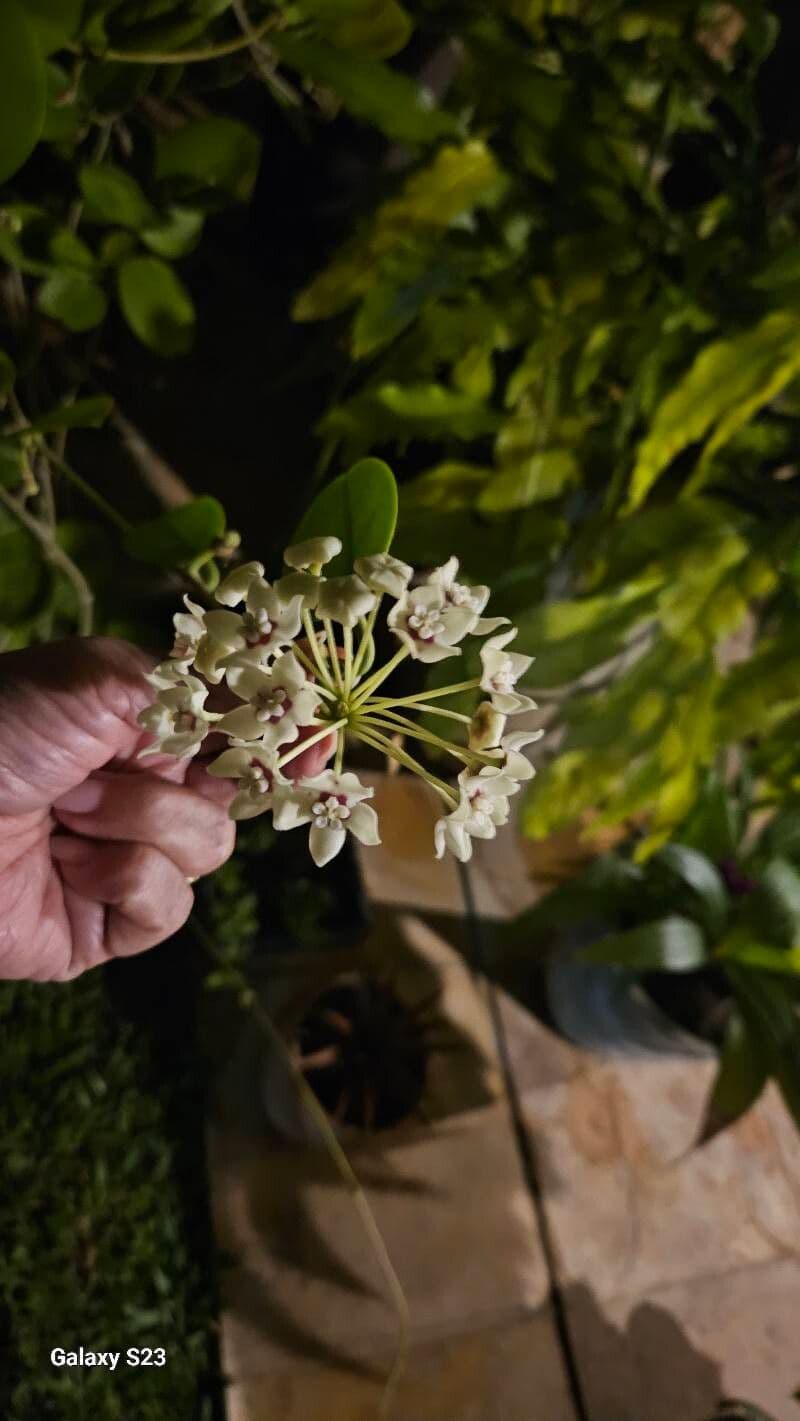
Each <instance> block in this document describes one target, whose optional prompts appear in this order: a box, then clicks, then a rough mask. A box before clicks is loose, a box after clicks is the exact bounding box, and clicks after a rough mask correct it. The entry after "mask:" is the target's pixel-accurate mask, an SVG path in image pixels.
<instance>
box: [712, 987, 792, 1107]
mask: <svg viewBox="0 0 800 1421" xmlns="http://www.w3.org/2000/svg"><path fill="white" fill-rule="evenodd" d="M726 971H727V973H728V976H729V977H730V979H731V982H732V984H733V987H734V990H735V992H736V996H737V999H738V1001H739V1005H740V1007H741V1010H742V1014H743V1016H744V1018H745V1020H746V1022H747V1025H748V1027H749V1028H750V1030H751V1031H752V1032H753V1034H754V1036H755V1037H756V1040H757V1042H758V1049H759V1053H760V1054H762V1055H763V1057H764V1059H765V1060H766V1062H767V1064H768V1066H769V1071H770V1075H772V1076H774V1078H775V1079H776V1081H777V1082H778V1085H779V1086H780V1088H781V1093H782V1095H783V1098H784V1100H785V1101H786V1104H787V1106H788V1109H789V1111H790V1113H791V1115H792V1116H793V1118H794V1121H795V1124H797V1125H798V1126H800V1017H799V1016H798V1014H797V1008H796V1006H795V1003H794V1001H793V999H792V996H791V994H790V992H789V991H788V990H787V988H786V987H785V985H784V983H783V982H782V981H781V980H780V978H778V977H772V976H768V975H767V974H766V973H763V972H756V971H753V970H752V969H751V968H747V967H741V966H739V965H737V964H735V963H732V962H728V963H726Z"/></svg>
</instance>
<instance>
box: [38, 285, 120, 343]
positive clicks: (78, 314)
mask: <svg viewBox="0 0 800 1421" xmlns="http://www.w3.org/2000/svg"><path fill="white" fill-rule="evenodd" d="M36 304H37V306H38V307H39V310H40V311H43V312H44V314H45V316H51V317H52V319H53V320H54V321H60V322H61V324H62V325H64V326H66V327H67V329H68V330H70V331H89V330H91V329H92V328H93V327H94V326H99V324H100V322H101V321H102V320H103V318H104V316H105V314H106V311H107V309H108V298H107V296H106V293H105V291H104V290H103V288H102V286H98V284H97V282H96V281H93V280H92V278H91V277H90V276H87V275H86V274H85V273H84V272H79V271H56V272H54V273H53V275H52V276H48V278H47V280H46V281H44V282H43V283H42V285H41V286H40V287H39V290H38V292H37V294H36Z"/></svg>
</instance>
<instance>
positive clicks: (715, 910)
mask: <svg viewBox="0 0 800 1421" xmlns="http://www.w3.org/2000/svg"><path fill="white" fill-rule="evenodd" d="M653 864H654V866H655V865H658V867H659V868H660V869H663V870H666V872H667V873H668V874H670V875H671V876H673V877H674V878H676V879H678V880H679V881H680V882H681V883H682V884H684V885H685V886H686V887H687V888H688V889H690V890H691V895H692V897H693V899H694V900H695V901H696V905H697V917H698V918H699V919H700V921H701V922H702V925H703V928H704V929H705V931H706V933H707V935H708V937H709V939H710V941H711V942H714V941H716V940H717V939H718V938H719V936H720V935H721V933H722V931H723V929H724V927H725V922H726V919H727V916H728V909H729V904H730V900H729V898H728V892H727V889H726V887H725V882H724V880H723V878H722V875H721V874H720V873H719V872H718V871H717V869H716V868H715V867H714V865H713V863H712V862H711V860H710V859H708V858H706V855H705V854H703V853H700V852H698V850H697V849H691V848H689V847H688V846H687V845H686V844H665V846H664V848H663V849H661V850H660V852H659V853H658V855H657V856H656V858H655V859H654V860H653Z"/></svg>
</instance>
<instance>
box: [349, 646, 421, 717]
mask: <svg viewBox="0 0 800 1421" xmlns="http://www.w3.org/2000/svg"><path fill="white" fill-rule="evenodd" d="M410 655H411V653H410V651H409V649H408V647H407V646H401V647H400V649H399V651H396V652H395V654H394V656H393V657H392V658H391V660H390V661H387V662H386V665H385V666H381V668H380V670H379V671H376V672H374V674H373V675H372V676H370V677H369V678H368V679H367V680H366V681H365V682H364V684H363V686H362V687H361V688H360V690H359V693H358V695H357V696H356V697H355V699H354V701H353V706H354V707H355V706H361V705H363V704H364V701H365V700H367V698H368V697H369V696H371V695H372V692H373V691H374V690H376V689H377V687H378V686H380V685H381V684H382V682H383V681H385V680H386V678H387V676H391V674H392V672H393V671H394V669H395V667H396V666H399V665H400V662H401V661H404V660H405V658H406V657H407V656H410ZM390 704H391V705H395V704H397V702H394V701H392V702H390Z"/></svg>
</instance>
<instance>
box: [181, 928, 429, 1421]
mask: <svg viewBox="0 0 800 1421" xmlns="http://www.w3.org/2000/svg"><path fill="white" fill-rule="evenodd" d="M189 924H190V927H191V928H192V930H193V931H194V933H195V934H196V936H197V937H198V939H199V941H200V942H201V943H202V944H203V946H204V947H205V949H206V951H207V953H208V955H209V957H210V958H211V960H212V961H215V960H216V961H219V954H218V953H217V950H216V948H215V945H214V942H213V939H212V938H211V936H210V934H209V933H208V932H207V931H206V928H205V926H204V925H203V924H202V923H201V922H200V920H199V918H198V916H197V914H196V913H193V914H192V917H191V918H190V920H189ZM237 975H238V979H239V981H238V983H237V990H238V991H239V995H240V1001H241V1003H242V1005H243V1006H244V1008H245V1010H248V1011H249V1012H250V1013H251V1015H252V1017H253V1020H254V1021H255V1022H256V1023H257V1025H258V1026H259V1027H260V1029H261V1030H262V1031H263V1032H264V1034H265V1035H266V1036H267V1037H268V1038H269V1040H270V1041H271V1042H272V1044H273V1046H274V1047H275V1050H276V1051H277V1052H278V1054H279V1055H280V1057H281V1060H282V1061H283V1063H284V1065H285V1067H286V1069H287V1071H288V1073H289V1075H290V1077H291V1080H292V1081H293V1083H294V1086H295V1088H296V1090H297V1093H298V1095H299V1097H300V1100H301V1102H302V1104H303V1107H304V1108H305V1110H306V1111H307V1112H308V1114H309V1116H310V1117H311V1119H312V1120H313V1122H314V1124H315V1125H316V1127H317V1130H318V1131H319V1134H320V1137H321V1139H322V1143H323V1145H324V1146H325V1149H326V1150H327V1152H328V1155H329V1157H330V1159H331V1160H332V1161H333V1165H334V1168H335V1169H336V1170H337V1172H338V1174H339V1177H340V1179H341V1180H342V1182H343V1184H344V1186H345V1188H346V1190H347V1192H348V1194H349V1195H350V1196H351V1198H352V1201H353V1207H354V1209H355V1210H356V1213H357V1214H358V1216H359V1218H360V1220H361V1224H362V1227H363V1229H364V1232H365V1234H366V1236H367V1239H368V1241H369V1244H370V1247H371V1249H372V1251H373V1253H374V1255H375V1260H376V1262H377V1265H378V1268H379V1269H380V1271H381V1273H382V1275H383V1279H384V1282H385V1284H386V1291H387V1293H388V1294H389V1297H390V1299H391V1301H392V1305H393V1307H394V1310H395V1314H396V1317H397V1353H396V1355H395V1359H394V1362H393V1364H392V1368H391V1371H390V1373H389V1376H388V1378H387V1381H386V1386H385V1388H384V1392H383V1396H382V1397H381V1402H380V1415H381V1416H382V1417H388V1415H389V1411H390V1408H391V1405H392V1400H393V1397H394V1394H395V1392H396V1390H397V1386H398V1384H399V1382H400V1378H401V1377H402V1375H403V1371H404V1369H405V1365H406V1358H407V1356H408V1334H409V1314H408V1302H407V1300H406V1295H405V1293H404V1292H403V1285H402V1283H401V1282H400V1279H399V1278H398V1276H397V1273H396V1272H395V1269H394V1264H393V1263H392V1260H391V1258H390V1256H389V1251H388V1249H387V1247H386V1244H385V1243H384V1240H383V1236H382V1234H381V1231H380V1229H379V1228H378V1225H377V1223H376V1222H375V1215H374V1214H373V1212H372V1210H371V1208H370V1206H369V1201H368V1199H367V1196H366V1194H365V1193H364V1190H363V1189H362V1187H361V1185H360V1184H359V1182H358V1177H357V1175H356V1173H355V1171H354V1169H353V1166H352V1165H351V1163H350V1161H349V1159H348V1158H347V1155H346V1154H345V1152H344V1150H343V1149H342V1146H341V1145H340V1143H339V1141H338V1139H337V1138H336V1133H335V1131H334V1130H333V1129H332V1127H331V1123H330V1121H329V1119H328V1116H327V1114H326V1112H325V1110H324V1108H323V1106H322V1104H321V1103H320V1101H319V1099H318V1098H317V1096H316V1095H315V1093H314V1091H313V1090H312V1089H311V1086H310V1085H309V1084H308V1081H307V1080H306V1078H305V1076H304V1075H303V1072H302V1070H301V1069H300V1067H299V1066H298V1064H297V1062H296V1061H295V1059H294V1057H293V1055H292V1052H291V1051H290V1049H289V1047H288V1046H287V1044H286V1041H285V1040H284V1037H283V1035H282V1033H281V1032H280V1031H279V1030H278V1028H277V1026H276V1025H275V1023H274V1021H273V1020H272V1017H271V1016H270V1014H269V1012H268V1011H267V1010H266V1008H265V1007H264V1006H263V1005H262V1003H261V1002H260V1001H259V1000H258V997H257V996H256V994H255V992H254V990H253V988H252V987H251V986H250V985H249V983H248V981H247V979H246V977H245V976H244V974H243V973H242V972H239V973H238V974H237Z"/></svg>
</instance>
